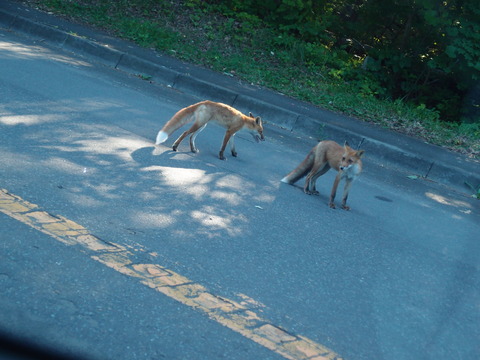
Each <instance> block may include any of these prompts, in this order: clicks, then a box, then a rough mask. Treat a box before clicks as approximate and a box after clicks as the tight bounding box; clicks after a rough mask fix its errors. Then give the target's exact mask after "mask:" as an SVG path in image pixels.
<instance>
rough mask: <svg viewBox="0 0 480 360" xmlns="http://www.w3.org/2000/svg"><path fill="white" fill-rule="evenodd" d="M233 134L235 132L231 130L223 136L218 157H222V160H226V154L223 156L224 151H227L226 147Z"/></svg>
mask: <svg viewBox="0 0 480 360" xmlns="http://www.w3.org/2000/svg"><path fill="white" fill-rule="evenodd" d="M233 134H234V133H233V132H231V131H230V130H227V131H226V133H225V137H224V138H223V143H222V147H221V148H220V152H219V153H218V157H219V158H220V160H226V158H225V156H223V152H224V151H225V148H226V147H227V144H228V142H229V141H230V138H231V137H232V135H233ZM232 154H233V152H232ZM234 156H235V155H234Z"/></svg>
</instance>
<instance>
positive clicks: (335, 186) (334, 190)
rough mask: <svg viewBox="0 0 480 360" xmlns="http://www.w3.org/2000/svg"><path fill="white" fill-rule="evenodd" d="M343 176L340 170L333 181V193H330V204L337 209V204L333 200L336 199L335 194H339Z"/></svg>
mask: <svg viewBox="0 0 480 360" xmlns="http://www.w3.org/2000/svg"><path fill="white" fill-rule="evenodd" d="M341 178H342V173H341V172H340V171H339V172H338V174H337V176H336V177H335V181H334V182H333V187H332V193H331V194H330V202H329V204H328V205H329V206H330V207H331V208H332V209H335V204H334V202H333V201H334V200H335V195H337V187H338V183H339V182H340V180H341Z"/></svg>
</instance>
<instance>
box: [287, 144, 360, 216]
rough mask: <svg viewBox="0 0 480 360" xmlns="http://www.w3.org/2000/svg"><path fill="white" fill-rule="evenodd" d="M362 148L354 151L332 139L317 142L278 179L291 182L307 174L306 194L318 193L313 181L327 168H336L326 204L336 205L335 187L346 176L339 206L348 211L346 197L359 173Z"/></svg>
mask: <svg viewBox="0 0 480 360" xmlns="http://www.w3.org/2000/svg"><path fill="white" fill-rule="evenodd" d="M363 154H364V151H363V150H353V149H352V148H351V147H349V146H348V144H347V142H345V145H344V146H341V145H339V144H337V143H336V142H334V141H330V140H325V141H321V142H319V143H318V144H317V145H316V146H314V147H313V149H312V150H310V152H309V153H308V155H307V157H306V158H305V159H304V160H303V161H302V162H301V163H300V165H298V166H297V167H296V168H295V169H294V170H292V171H291V172H290V173H289V174H288V175H287V176H285V177H284V178H283V179H282V180H281V181H282V182H284V183H287V184H293V183H295V182H297V181H298V180H300V179H301V178H303V177H304V176H306V177H307V178H306V179H305V186H304V188H303V191H304V192H305V193H306V194H315V195H317V194H318V191H317V190H316V189H315V183H316V181H317V179H318V177H320V176H322V175H323V174H325V173H326V172H327V171H328V170H329V169H330V168H333V169H335V170H337V171H338V173H337V176H336V177H335V181H334V183H333V187H332V192H331V194H330V202H329V205H330V207H331V208H335V204H334V202H333V201H334V199H335V195H336V193H337V187H338V184H339V182H340V180H341V179H345V189H344V192H343V197H342V208H343V209H345V210H350V208H349V207H348V206H347V198H348V192H349V190H350V187H351V186H352V182H353V180H355V178H356V177H357V176H358V175H360V173H361V172H362V160H361V158H362V156H363Z"/></svg>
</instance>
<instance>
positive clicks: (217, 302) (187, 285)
mask: <svg viewBox="0 0 480 360" xmlns="http://www.w3.org/2000/svg"><path fill="white" fill-rule="evenodd" d="M0 212H3V213H4V214H6V215H8V216H10V217H12V218H14V219H16V220H18V221H21V222H22V223H24V224H26V225H28V226H30V227H32V228H34V229H36V230H38V231H41V232H43V233H45V234H47V235H48V236H51V237H53V238H54V239H56V240H58V241H60V242H62V243H64V244H66V245H77V246H80V247H81V248H82V249H83V250H84V251H86V252H87V253H90V256H91V258H92V259H94V260H96V261H99V262H100V263H102V264H104V265H106V266H108V267H110V268H112V269H114V270H116V271H118V272H120V273H122V274H125V275H127V276H130V277H133V278H136V279H138V280H139V281H140V282H141V283H143V284H145V285H147V286H149V287H150V288H152V289H155V290H156V291H158V292H160V293H162V294H165V295H167V296H169V297H171V298H173V299H175V300H177V301H179V302H180V303H182V304H184V305H187V306H189V307H191V308H194V309H195V310H197V311H200V312H202V313H205V314H206V315H207V316H208V317H209V318H211V319H213V320H215V321H217V322H218V323H220V324H222V325H224V326H226V327H228V328H230V329H231V330H233V331H236V332H237V333H240V334H242V335H243V336H245V337H246V338H248V339H251V340H253V341H255V342H256V343H258V344H260V345H262V346H264V347H266V348H267V349H270V350H272V351H274V352H276V353H278V354H280V355H282V356H283V357H285V358H287V359H292V360H340V359H341V358H340V356H339V355H338V354H336V353H334V352H333V351H332V350H330V349H328V348H326V347H325V346H323V345H320V344H317V343H315V342H314V341H312V340H310V339H308V338H306V337H303V336H300V335H295V334H292V333H290V332H288V331H286V330H284V329H282V328H280V327H279V326H276V325H274V324H272V323H271V322H270V321H268V320H267V319H264V318H262V317H260V316H259V315H258V314H256V313H255V312H254V311H252V310H250V309H249V308H248V307H245V306H244V305H241V304H239V303H238V302H236V301H233V300H230V299H226V298H223V297H220V296H216V295H214V294H212V293H210V292H208V290H207V289H206V288H205V287H204V286H202V285H200V284H196V283H194V282H192V281H191V280H189V279H187V278H186V277H184V276H182V275H180V274H177V273H175V272H173V271H171V270H169V269H166V268H164V267H163V266H161V265H158V264H136V263H134V262H133V261H132V259H133V257H134V255H133V253H131V252H130V251H128V250H127V248H126V247H124V246H122V245H119V244H115V243H112V242H105V241H102V240H101V239H99V238H97V237H96V236H94V235H92V234H90V233H89V232H88V230H87V229H85V228H84V227H83V226H81V225H79V224H77V223H75V222H73V221H71V220H68V219H66V218H64V217H62V216H54V215H51V214H49V213H47V212H45V211H42V210H41V209H40V208H39V206H38V205H35V204H32V203H29V202H28V201H25V200H23V199H22V198H20V197H19V196H16V195H13V194H10V193H9V192H8V191H7V190H5V189H0Z"/></svg>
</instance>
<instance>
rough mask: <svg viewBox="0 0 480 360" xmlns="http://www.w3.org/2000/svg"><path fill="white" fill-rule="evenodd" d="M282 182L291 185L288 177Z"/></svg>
mask: <svg viewBox="0 0 480 360" xmlns="http://www.w3.org/2000/svg"><path fill="white" fill-rule="evenodd" d="M280 181H281V182H282V183H285V184H290V181H288V178H287V177H286V176H285V177H284V178H283V179H282V180H280Z"/></svg>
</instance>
